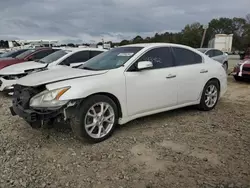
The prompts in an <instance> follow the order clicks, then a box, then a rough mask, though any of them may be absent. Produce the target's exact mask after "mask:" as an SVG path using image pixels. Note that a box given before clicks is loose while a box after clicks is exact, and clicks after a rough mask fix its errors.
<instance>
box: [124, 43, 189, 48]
mask: <svg viewBox="0 0 250 188" xmlns="http://www.w3.org/2000/svg"><path fill="white" fill-rule="evenodd" d="M125 46H127V47H129V46H131V47H143V48H146V47H147V48H150V47H158V46H173V47H185V48H191V47H189V46H186V45H182V44H175V43H138V44H129V45H125ZM125 46H121V47H125Z"/></svg>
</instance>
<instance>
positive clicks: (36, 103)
mask: <svg viewBox="0 0 250 188" xmlns="http://www.w3.org/2000/svg"><path fill="white" fill-rule="evenodd" d="M69 89H70V87H64V88H59V89H55V90H51V91H48V90H45V91H43V92H41V93H39V94H37V95H35V96H34V97H32V98H31V99H30V106H31V107H36V108H40V107H41V108H47V107H52V108H56V107H61V106H63V105H65V104H66V103H67V102H68V100H64V101H62V100H59V98H60V97H61V96H62V95H63V94H64V93H65V92H66V91H68V90H69Z"/></svg>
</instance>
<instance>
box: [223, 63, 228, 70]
mask: <svg viewBox="0 0 250 188" xmlns="http://www.w3.org/2000/svg"><path fill="white" fill-rule="evenodd" d="M223 67H226V69H225V71H226V72H227V71H228V64H227V62H225V63H223Z"/></svg>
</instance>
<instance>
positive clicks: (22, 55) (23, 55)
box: [16, 49, 35, 59]
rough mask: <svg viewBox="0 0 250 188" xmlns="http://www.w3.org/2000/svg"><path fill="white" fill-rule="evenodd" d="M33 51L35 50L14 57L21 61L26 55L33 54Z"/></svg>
mask: <svg viewBox="0 0 250 188" xmlns="http://www.w3.org/2000/svg"><path fill="white" fill-rule="evenodd" d="M34 51H35V49H31V50H27V51H25V52H23V53H21V54H19V55H18V56H16V58H17V59H23V58H25V57H26V56H27V55H30V54H31V53H33V52H34Z"/></svg>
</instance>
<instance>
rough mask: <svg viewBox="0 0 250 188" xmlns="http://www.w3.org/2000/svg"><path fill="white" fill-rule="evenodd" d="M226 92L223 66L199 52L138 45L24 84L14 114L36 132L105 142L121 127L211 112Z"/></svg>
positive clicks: (27, 78) (19, 88) (17, 87)
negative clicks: (59, 127)
mask: <svg viewBox="0 0 250 188" xmlns="http://www.w3.org/2000/svg"><path fill="white" fill-rule="evenodd" d="M226 88H227V75H226V73H225V71H224V69H223V67H222V66H221V64H220V63H218V62H217V61H215V60H213V59H211V58H209V57H207V56H206V55H205V54H203V53H201V52H199V51H198V50H195V49H193V48H191V47H188V46H183V45H177V44H168V43H166V44H165V43H159V44H158V43H155V44H154V43H151V44H134V45H127V46H122V47H118V48H114V49H111V50H110V51H107V52H105V53H102V54H100V55H98V56H96V57H94V58H92V59H91V60H89V61H87V62H86V63H84V64H83V65H81V66H80V67H78V68H69V67H63V68H60V69H54V70H47V71H44V72H38V73H34V74H31V75H28V76H25V77H23V78H21V79H19V80H18V81H17V84H16V85H15V86H14V95H13V104H12V106H11V107H10V111H11V113H12V115H19V116H20V117H22V118H24V119H25V120H26V121H27V122H28V123H29V124H30V125H31V126H32V127H36V128H37V127H40V126H41V125H46V124H49V125H51V124H53V122H54V121H66V122H69V123H70V124H71V127H72V130H73V132H74V133H75V134H76V135H77V136H78V137H79V138H85V139H87V140H89V141H92V142H100V141H103V140H105V139H107V138H108V137H109V136H110V135H111V134H112V133H113V131H114V129H115V127H116V125H117V124H125V123H127V122H129V121H131V120H133V119H136V118H139V117H143V116H147V115H151V114H155V113H159V112H163V111H167V110H172V109H176V108H181V107H184V106H190V105H198V107H199V108H200V109H201V110H205V111H208V110H212V109H213V108H214V107H215V106H216V104H217V102H218V99H219V97H221V96H222V95H223V94H224V93H225V91H226Z"/></svg>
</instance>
